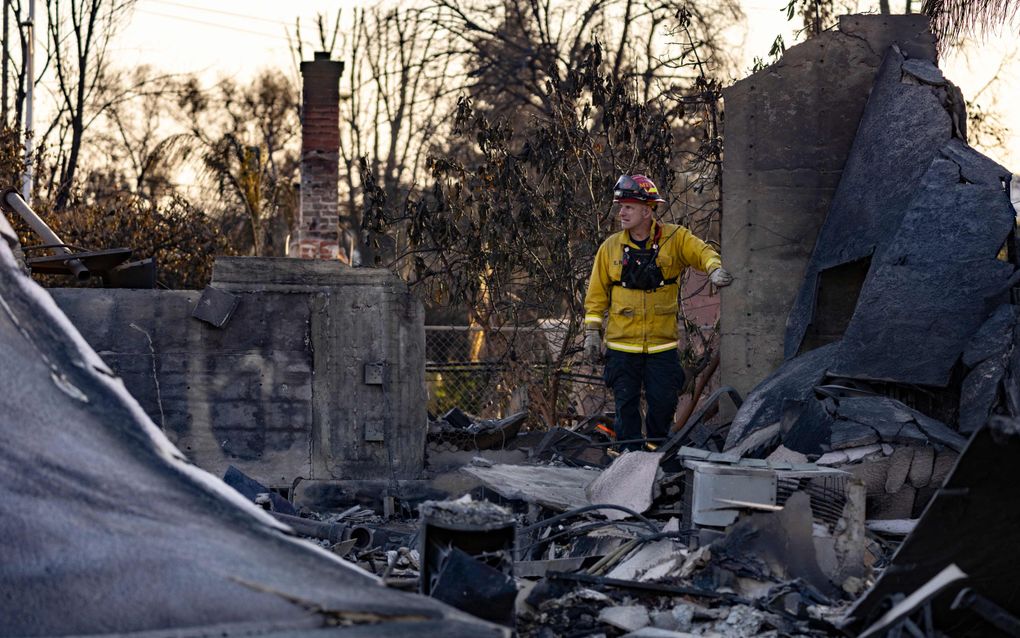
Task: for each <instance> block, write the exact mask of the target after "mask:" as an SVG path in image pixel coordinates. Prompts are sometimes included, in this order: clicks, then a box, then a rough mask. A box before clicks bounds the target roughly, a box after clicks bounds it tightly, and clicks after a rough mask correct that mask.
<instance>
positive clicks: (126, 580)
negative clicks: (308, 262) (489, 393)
mask: <svg viewBox="0 0 1020 638" xmlns="http://www.w3.org/2000/svg"><path fill="white" fill-rule="evenodd" d="M134 292H137V291H134ZM0 300H2V301H0V349H2V351H3V352H4V356H3V358H2V360H0V368H3V374H0V440H2V445H3V449H4V454H3V455H0V485H3V486H4V490H5V495H4V498H3V499H0V537H2V538H3V539H4V544H5V546H8V547H13V548H16V550H15V551H13V552H6V553H5V556H4V561H3V566H2V568H0V590H2V591H3V592H4V595H3V596H0V618H3V626H4V631H5V633H10V634H14V635H25V636H27V635H91V634H131V633H135V634H144V633H148V634H151V635H168V634H179V633H181V632H190V633H196V634H198V633H217V634H221V633H263V632H279V633H286V632H291V633H294V634H301V633H304V632H309V631H310V630H311V628H321V627H323V626H326V625H329V624H330V623H333V622H339V623H343V624H350V625H356V626H357V627H356V628H354V631H357V632H360V633H366V634H369V635H379V636H383V635H394V634H395V633H403V632H410V633H412V634H416V635H422V636H427V635H430V636H447V637H449V636H453V635H459V636H472V635H479V633H481V634H484V635H491V636H500V635H506V633H507V632H506V630H505V629H504V628H498V627H495V626H492V625H489V624H487V623H483V622H481V621H479V620H477V619H473V618H471V617H469V616H467V615H465V614H462V613H461V612H457V611H454V610H453V609H452V608H450V607H447V606H445V605H442V604H440V603H438V602H436V601H433V600H429V599H427V598H424V597H421V596H416V595H411V594H406V593H402V592H398V591H396V590H393V589H389V588H386V587H384V586H383V585H382V582H381V581H380V580H379V579H378V578H376V577H374V576H372V575H370V574H368V573H366V572H364V571H363V570H361V569H359V568H357V567H355V566H354V565H352V564H350V563H347V562H345V561H343V560H341V559H340V558H338V557H337V556H335V555H334V554H332V553H330V552H327V551H324V550H322V549H321V548H319V547H318V546H316V545H313V544H311V543H307V542H304V541H300V540H298V539H295V538H293V537H291V536H289V535H288V534H287V528H286V527H285V526H284V525H281V524H279V523H277V522H276V521H274V520H273V519H272V518H271V517H270V516H269V515H268V514H267V513H265V512H263V511H261V510H259V509H258V508H256V507H255V506H254V505H253V504H251V503H249V502H248V501H246V500H245V499H244V498H243V497H242V496H241V495H239V494H238V493H237V492H235V491H234V490H232V489H231V488H229V487H227V486H226V485H225V484H224V483H223V482H221V481H220V480H219V479H218V478H216V477H214V476H212V475H210V474H208V473H206V472H204V471H202V470H200V469H198V468H196V467H195V466H194V465H191V464H190V463H188V462H187V461H186V460H185V458H184V455H183V454H182V453H181V451H180V450H178V449H177V448H175V447H174V446H173V445H172V444H171V443H170V442H169V441H168V440H167V438H166V436H165V435H164V434H163V433H162V432H161V431H160V429H159V428H158V427H157V426H156V425H155V424H154V423H153V422H152V420H151V419H149V418H148V417H147V416H146V415H145V413H144V412H143V411H142V408H141V406H140V405H139V404H138V402H136V401H135V400H134V399H133V398H132V397H131V396H130V395H129V394H128V393H127V392H126V390H125V388H124V385H123V384H122V383H121V381H120V380H119V379H117V378H116V377H115V376H114V374H113V372H112V371H111V370H110V368H109V367H108V366H107V365H106V363H104V362H103V361H102V360H101V359H100V358H99V356H98V355H97V354H96V353H95V351H94V350H93V349H92V348H90V347H89V345H88V344H87V343H86V342H85V340H84V339H83V338H82V337H81V335H80V334H79V333H78V332H77V331H76V330H75V329H74V327H72V324H71V323H70V322H69V320H68V319H67V317H66V316H65V315H64V314H63V313H62V312H61V311H60V310H59V309H58V307H57V305H56V304H55V303H54V301H53V299H52V298H51V297H50V296H49V295H48V294H47V293H46V291H44V290H43V289H42V288H40V287H39V286H37V285H36V284H35V283H33V282H32V281H31V280H29V279H28V278H27V277H26V276H24V275H23V274H22V273H21V271H20V269H19V267H18V265H17V264H16V263H15V262H14V258H13V255H12V254H11V252H10V249H9V247H8V246H7V244H6V242H0ZM267 557H271V559H267ZM40 574H45V575H46V577H45V578H40ZM97 600H101V601H103V602H102V604H96V601H97ZM396 625H400V627H399V628H397V627H396Z"/></svg>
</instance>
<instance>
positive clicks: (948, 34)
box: [921, 0, 1020, 49]
mask: <svg viewBox="0 0 1020 638" xmlns="http://www.w3.org/2000/svg"><path fill="white" fill-rule="evenodd" d="M1018 10H1020V0H924V4H923V5H922V6H921V11H922V12H923V13H924V14H925V15H927V16H928V17H929V18H931V28H932V32H934V34H935V39H936V41H937V42H938V43H939V48H940V49H941V48H943V47H945V46H947V45H950V44H952V43H954V42H957V41H959V40H960V39H962V38H963V37H965V36H968V35H975V34H978V33H981V32H982V31H985V30H988V29H992V28H995V27H997V26H1001V25H1004V24H1011V23H1013V22H1014V19H1015V18H1016V15H1017V11H1018Z"/></svg>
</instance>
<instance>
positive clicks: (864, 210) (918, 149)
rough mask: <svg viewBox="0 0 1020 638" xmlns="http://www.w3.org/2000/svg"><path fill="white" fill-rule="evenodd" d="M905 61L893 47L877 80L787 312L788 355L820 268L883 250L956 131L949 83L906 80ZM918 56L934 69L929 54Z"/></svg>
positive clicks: (807, 314) (803, 326)
mask: <svg viewBox="0 0 1020 638" xmlns="http://www.w3.org/2000/svg"><path fill="white" fill-rule="evenodd" d="M903 63H904V58H903V56H902V55H901V54H900V53H899V52H897V51H896V50H895V49H890V50H889V51H888V52H887V53H886V56H885V60H884V61H883V62H882V67H881V69H879V72H878V75H877V77H876V79H875V86H874V88H873V89H872V92H871V95H870V97H869V98H868V104H867V106H866V107H865V109H864V115H863V117H862V118H861V123H860V126H859V127H858V130H857V137H855V138H854V143H853V147H852V148H851V150H850V155H849V156H848V157H847V162H846V166H845V168H844V169H843V175H842V177H841V178H840V182H839V186H838V187H837V189H836V194H835V196H834V197H833V201H832V205H831V207H830V208H829V213H828V215H827V216H826V218H825V223H824V224H823V225H822V229H821V231H819V234H818V239H817V240H816V242H815V248H814V251H813V253H812V256H811V261H810V263H809V264H808V268H807V272H806V273H805V276H804V283H803V284H802V286H801V289H800V293H798V295H797V298H796V300H795V301H794V305H793V308H792V309H791V311H790V316H789V318H788V319H787V324H786V339H785V356H786V358H787V359H791V358H793V357H794V356H796V354H797V352H798V351H799V350H800V346H801V342H802V341H803V339H804V335H805V333H806V332H807V329H808V326H809V325H810V324H811V321H812V317H813V314H814V307H815V296H816V293H817V287H818V275H819V273H821V272H822V271H823V270H826V269H828V268H832V267H834V266H839V265H841V264H848V263H851V262H854V261H857V260H860V259H864V258H867V257H869V256H872V255H875V256H876V257H877V256H878V255H879V254H880V253H881V252H882V249H883V248H884V246H885V245H886V244H887V242H888V241H889V240H890V239H891V238H892V236H893V235H894V234H895V232H896V229H897V228H898V227H899V224H900V221H901V219H902V218H903V213H904V212H905V211H906V209H907V205H908V204H909V203H910V201H911V200H912V199H913V197H914V192H915V190H916V189H917V186H918V184H919V183H920V181H921V178H922V176H923V175H924V174H925V172H926V171H927V170H928V166H929V165H930V164H931V161H932V159H933V158H934V157H935V156H936V154H937V153H938V151H939V149H940V148H941V147H942V146H943V145H945V143H946V142H947V141H949V139H950V138H951V137H952V133H953V126H952V120H951V118H950V115H949V113H948V111H947V110H946V108H945V106H944V105H943V100H942V98H943V96H944V95H945V94H946V93H947V89H946V88H945V87H932V86H929V85H924V84H917V83H916V81H915V82H914V83H906V82H904V77H905V76H904V72H903V70H902V66H903ZM915 63H916V64H918V65H922V64H923V65H928V66H931V67H932V68H933V69H935V67H934V65H932V64H931V63H930V62H927V61H923V60H916V61H915ZM935 71H936V72H937V71H938V69H935Z"/></svg>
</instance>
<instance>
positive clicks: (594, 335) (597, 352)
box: [584, 328, 602, 363]
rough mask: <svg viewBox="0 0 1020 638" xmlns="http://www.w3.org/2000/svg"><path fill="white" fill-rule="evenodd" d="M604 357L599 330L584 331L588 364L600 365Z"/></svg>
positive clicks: (585, 355)
mask: <svg viewBox="0 0 1020 638" xmlns="http://www.w3.org/2000/svg"><path fill="white" fill-rule="evenodd" d="M601 356H602V336H601V335H600V334H599V331H598V330H595V329H591V328H589V329H587V330H585V331H584V359H585V361H587V362H588V363H598V360H599V358H600V357H601Z"/></svg>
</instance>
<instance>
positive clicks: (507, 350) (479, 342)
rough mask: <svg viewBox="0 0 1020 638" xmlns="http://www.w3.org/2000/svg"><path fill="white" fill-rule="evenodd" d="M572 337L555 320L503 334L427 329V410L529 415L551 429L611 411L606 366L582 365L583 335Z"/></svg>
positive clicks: (474, 328)
mask: <svg viewBox="0 0 1020 638" xmlns="http://www.w3.org/2000/svg"><path fill="white" fill-rule="evenodd" d="M568 336H570V332H569V331H568V330H567V329H566V326H565V325H564V324H563V323H562V322H555V321H546V322H541V323H539V324H538V325H535V326H509V327H507V326H504V327H502V328H499V329H483V328H481V327H477V326H426V327H425V357H426V364H425V379H426V383H427V384H428V392H429V412H431V413H432V414H433V415H441V414H444V413H445V412H446V411H448V410H450V409H451V408H455V407H456V408H460V409H461V410H463V411H464V412H467V413H469V414H472V415H475V416H478V417H482V418H490V419H491V418H501V417H504V416H507V415H508V414H513V413H515V412H521V411H524V410H528V411H530V412H531V413H532V414H535V415H538V416H540V417H542V418H543V419H544V420H546V421H547V423H548V424H549V425H553V424H554V423H552V422H550V421H555V422H556V423H560V424H563V423H566V422H569V421H571V420H573V419H576V418H580V417H584V416H587V415H591V414H597V413H599V412H605V411H607V410H611V409H612V407H611V406H612V396H611V395H610V394H609V393H608V392H607V390H606V388H605V386H604V384H603V382H602V377H601V371H602V368H601V366H599V367H597V368H596V367H592V366H590V365H587V364H585V363H584V362H583V361H582V360H581V356H580V355H581V347H580V346H581V344H580V335H573V339H572V340H573V341H577V343H576V344H574V343H570V344H567V346H566V348H564V340H565V339H566V338H567V337H568ZM562 352H566V357H565V358H564V359H563V360H562V361H561V362H559V363H557V361H558V360H559V359H560V353H562ZM553 403H555V405H553Z"/></svg>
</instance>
